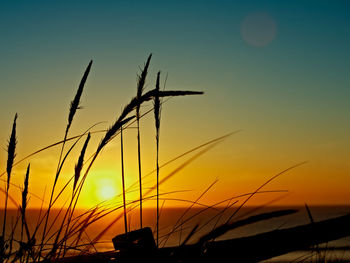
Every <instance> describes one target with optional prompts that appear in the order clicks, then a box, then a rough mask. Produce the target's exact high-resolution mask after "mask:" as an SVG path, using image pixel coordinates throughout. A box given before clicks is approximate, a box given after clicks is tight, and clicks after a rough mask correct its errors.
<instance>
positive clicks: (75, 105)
mask: <svg viewBox="0 0 350 263" xmlns="http://www.w3.org/2000/svg"><path fill="white" fill-rule="evenodd" d="M91 66H92V60H91V61H90V63H89V65H88V66H87V68H86V70H85V72H84V75H83V77H82V79H81V81H80V84H79V87H78V90H77V93H76V94H75V97H74V99H73V100H72V102H71V104H70V108H69V114H68V123H67V127H66V131H65V134H64V139H63V143H62V148H61V152H60V156H59V159H58V165H57V171H56V175H55V180H54V184H53V186H52V190H51V194H50V201H49V206H48V210H47V213H46V219H45V224H44V230H43V235H42V238H41V246H40V253H41V249H42V245H43V242H44V239H45V235H46V228H47V223H48V220H49V216H50V210H51V206H52V198H53V196H54V192H55V188H56V183H57V180H58V177H59V174H60V171H61V170H60V167H62V164H61V159H62V155H63V150H64V146H65V143H66V140H67V136H68V133H69V129H70V127H71V125H72V122H73V119H74V116H75V113H76V111H77V110H78V109H80V108H81V107H80V98H81V95H82V93H83V90H84V86H85V83H86V80H87V77H88V75H89V73H90V69H91ZM40 253H39V255H40Z"/></svg>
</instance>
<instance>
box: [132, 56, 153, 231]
mask: <svg viewBox="0 0 350 263" xmlns="http://www.w3.org/2000/svg"><path fill="white" fill-rule="evenodd" d="M151 58H152V54H150V55H149V57H148V59H147V62H146V64H145V66H144V68H143V70H142V72H141V75H140V76H139V77H138V83H137V99H138V100H140V98H141V96H142V93H143V90H144V86H145V82H146V77H147V71H148V66H149V63H150V61H151ZM140 107H141V103H139V104H137V106H136V122H137V159H138V168H139V191H140V228H142V173H141V138H140Z"/></svg>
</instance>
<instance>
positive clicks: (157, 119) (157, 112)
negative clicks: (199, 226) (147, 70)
mask: <svg viewBox="0 0 350 263" xmlns="http://www.w3.org/2000/svg"><path fill="white" fill-rule="evenodd" d="M159 81H160V72H158V74H157V82H156V94H155V96H154V119H155V126H156V148H157V149H156V151H157V156H156V169H157V227H156V229H157V238H156V239H157V247H159V130H160V116H161V103H160V99H159V86H160V84H159Z"/></svg>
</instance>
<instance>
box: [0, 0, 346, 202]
mask: <svg viewBox="0 0 350 263" xmlns="http://www.w3.org/2000/svg"><path fill="white" fill-rule="evenodd" d="M349 11H350V2H348V1H179V0H177V1H87V0H84V1H1V3H0V32H1V35H0V37H1V39H0V52H1V60H0V100H1V101H0V102H1V111H0V123H1V128H0V138H1V141H2V142H1V146H2V149H3V150H2V151H1V154H0V169H1V171H4V170H5V165H6V151H5V149H6V145H7V139H8V136H9V134H10V129H11V123H12V120H13V116H14V114H15V113H16V112H18V114H19V119H18V155H17V158H18V159H19V158H21V157H23V156H25V155H26V154H29V153H31V152H33V151H34V150H37V149H38V148H40V147H44V146H46V145H49V144H51V143H54V142H56V141H59V140H60V139H62V138H63V135H64V130H65V126H66V121H67V116H68V108H69V103H70V101H71V100H72V99H73V96H74V94H75V92H76V88H77V86H78V83H79V81H80V78H81V76H82V73H83V71H84V69H85V67H86V65H87V64H88V62H89V60H90V59H93V60H94V63H93V67H92V71H91V74H90V76H89V78H88V81H87V85H86V88H85V90H84V94H83V97H82V105H83V106H84V109H83V110H80V111H79V112H78V114H77V115H76V118H75V120H74V123H73V127H72V131H71V135H75V134H79V133H81V132H83V131H85V130H86V129H87V128H88V127H89V126H91V125H92V124H94V123H96V122H99V121H106V123H104V124H102V125H100V126H99V127H98V129H104V128H106V127H108V125H109V124H111V123H112V122H113V121H114V120H115V118H116V117H117V116H118V115H119V113H120V112H121V109H122V107H123V106H124V105H126V103H127V102H128V101H129V100H130V98H131V97H132V96H134V95H135V94H136V74H137V73H139V66H142V65H143V63H144V61H145V60H146V58H147V56H148V54H149V53H151V52H152V53H153V59H152V62H151V67H150V74H149V78H148V80H147V89H151V88H153V87H154V83H155V75H156V72H157V71H158V70H161V71H162V73H163V75H162V76H163V80H164V76H165V75H166V74H168V81H167V85H166V88H167V89H191V90H201V91H204V92H205V95H203V96H197V97H187V98H174V99H172V100H170V101H169V102H167V103H166V104H165V105H164V107H163V114H162V123H161V146H160V162H161V163H164V162H166V161H167V160H169V159H171V158H172V157H174V156H176V155H178V154H181V153H182V152H185V151H186V150H188V149H190V148H191V147H195V146H197V145H200V144H201V143H204V142H206V141H208V140H210V139H212V138H215V137H218V136H221V135H223V134H225V133H228V132H231V131H234V130H238V129H242V130H243V131H242V132H240V133H238V134H236V135H233V136H232V137H230V138H229V139H227V140H226V141H224V142H223V143H222V144H220V145H218V146H216V148H214V149H212V150H211V151H209V152H208V153H206V155H203V156H202V157H200V158H198V159H197V160H196V161H195V162H193V163H192V164H191V165H190V166H188V167H186V168H185V169H184V170H182V171H181V172H180V173H179V174H178V175H177V176H176V177H174V178H173V179H172V180H170V181H169V182H167V183H166V184H165V185H164V186H162V191H164V192H165V191H173V190H192V191H190V192H186V193H181V194H178V195H177V197H179V196H180V198H185V199H191V200H193V199H196V198H197V196H199V195H200V194H201V192H202V191H203V190H205V189H206V188H207V187H208V186H209V185H210V184H211V183H212V182H213V181H214V180H215V179H216V178H219V182H218V183H217V184H216V185H215V186H214V187H213V188H212V189H211V190H210V191H209V192H208V193H207V195H206V196H205V197H204V198H203V202H208V203H213V202H216V201H220V200H223V199H225V198H229V197H231V196H233V195H236V194H241V193H247V192H249V191H253V190H255V189H256V188H257V187H258V186H259V185H261V184H262V183H263V182H265V181H266V180H267V179H268V178H270V177H272V176H273V175H275V174H277V173H278V172H280V171H282V170H284V169H286V168H288V167H290V166H292V165H294V164H296V163H299V162H302V161H309V162H308V163H307V164H305V165H303V166H302V167H299V168H296V169H294V170H292V171H290V172H288V173H286V174H285V175H283V176H281V177H280V178H278V179H277V180H276V181H274V182H273V183H271V184H270V185H268V186H267V187H266V189H268V190H280V189H286V190H289V195H288V196H287V197H286V198H284V199H282V200H281V201H279V203H283V204H303V203H305V202H306V203H308V204H348V200H350V199H349V198H350V191H349V189H350V173H349V172H350V140H349V134H350V114H349V111H350V104H349V98H350V74H349V69H350V67H349V61H350V16H349ZM151 106H152V104H149V105H148V106H146V107H144V109H145V110H146V109H148V108H150V107H151ZM141 125H142V134H141V136H142V143H143V144H142V146H143V148H142V156H143V171H144V172H145V173H147V172H148V171H150V170H152V169H153V168H154V166H155V159H154V156H155V145H154V141H155V138H154V128H153V116H151V115H149V116H148V117H146V118H144V119H143V120H142V122H141ZM101 136H102V134H98V135H96V136H95V137H94V140H93V143H92V144H91V146H90V149H89V150H90V153H91V152H92V151H93V150H94V149H95V148H96V145H97V143H98V141H99V140H100V138H101ZM125 136H126V153H125V154H126V156H127V159H126V173H127V184H128V185H130V184H131V183H133V182H134V181H135V180H136V178H137V169H136V164H137V163H136V160H137V158H136V142H135V138H136V133H135V131H134V130H130V131H128V133H127V134H126V135H125ZM80 147H81V145H79V146H78V148H79V149H80ZM79 149H77V151H76V152H75V155H73V156H72V158H71V160H70V162H68V163H67V166H66V169H65V170H64V174H63V175H62V180H61V181H62V182H60V183H61V184H62V183H63V182H64V180H66V179H67V178H68V177H69V176H70V175H71V174H72V172H73V168H74V163H75V162H76V160H77V156H76V154H77V153H78V152H79ZM119 151H120V149H119V140H117V139H116V140H114V141H113V142H112V143H111V144H110V145H109V146H108V147H107V148H106V149H105V151H104V152H103V154H102V155H101V156H100V157H99V160H98V162H97V163H96V165H95V166H94V169H93V171H92V173H91V177H90V178H89V179H90V181H89V182H87V185H86V188H85V189H86V191H85V192H86V193H85V194H84V195H83V196H82V205H91V204H95V203H97V202H98V201H101V194H99V193H97V192H98V189H97V188H99V189H101V188H103V187H104V186H105V185H110V184H114V186H113V187H114V188H117V189H120V184H121V182H120V163H119V158H120V156H119ZM58 154H59V148H55V149H52V150H49V151H47V152H45V153H42V154H40V155H37V156H36V157H35V158H32V159H30V160H28V161H26V162H24V163H23V164H22V165H19V166H18V167H17V168H16V169H14V174H13V182H15V183H16V184H19V185H20V184H22V180H23V177H24V170H25V167H26V165H27V164H28V162H29V161H30V162H31V164H32V174H31V181H30V189H31V190H32V192H34V193H37V194H38V195H42V194H43V192H44V188H45V185H46V186H47V187H48V189H49V187H50V186H51V184H52V181H53V176H54V171H55V168H56V166H57V158H58ZM185 160H186V159H183V160H182V161H185ZM182 161H181V160H180V161H179V162H177V163H174V164H172V166H171V167H169V168H167V169H165V170H162V171H161V176H162V175H163V176H164V175H166V174H167V173H168V172H170V171H172V169H175V168H176V167H177V166H178V165H180V164H181V162H182ZM3 178H5V177H3ZM153 179H154V178H153ZM99 185H101V186H99ZM148 185H150V184H148ZM15 192H16V191H15V190H13V195H14V196H16V195H17V193H15ZM278 196H280V195H278V194H269V195H264V196H263V195H260V196H259V197H256V198H255V199H254V200H252V202H251V204H262V203H264V202H268V201H269V200H273V199H274V198H276V197H278ZM130 198H132V196H131V197H130ZM30 204H31V205H32V206H38V205H40V201H39V200H37V199H36V198H33V197H32V199H31V201H30ZM169 204H170V203H169ZM1 205H2V204H1ZM172 205H183V204H181V203H173V204H172Z"/></svg>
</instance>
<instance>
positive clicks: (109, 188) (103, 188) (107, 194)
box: [95, 178, 118, 201]
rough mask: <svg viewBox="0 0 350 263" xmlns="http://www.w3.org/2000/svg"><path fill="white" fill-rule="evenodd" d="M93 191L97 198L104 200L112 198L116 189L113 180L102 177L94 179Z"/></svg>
mask: <svg viewBox="0 0 350 263" xmlns="http://www.w3.org/2000/svg"><path fill="white" fill-rule="evenodd" d="M95 193H96V196H97V197H98V199H100V200H101V201H105V200H109V199H112V198H114V197H115V196H116V195H117V194H118V189H117V186H116V185H115V182H114V181H113V180H111V179H108V178H103V179H100V180H96V188H95Z"/></svg>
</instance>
